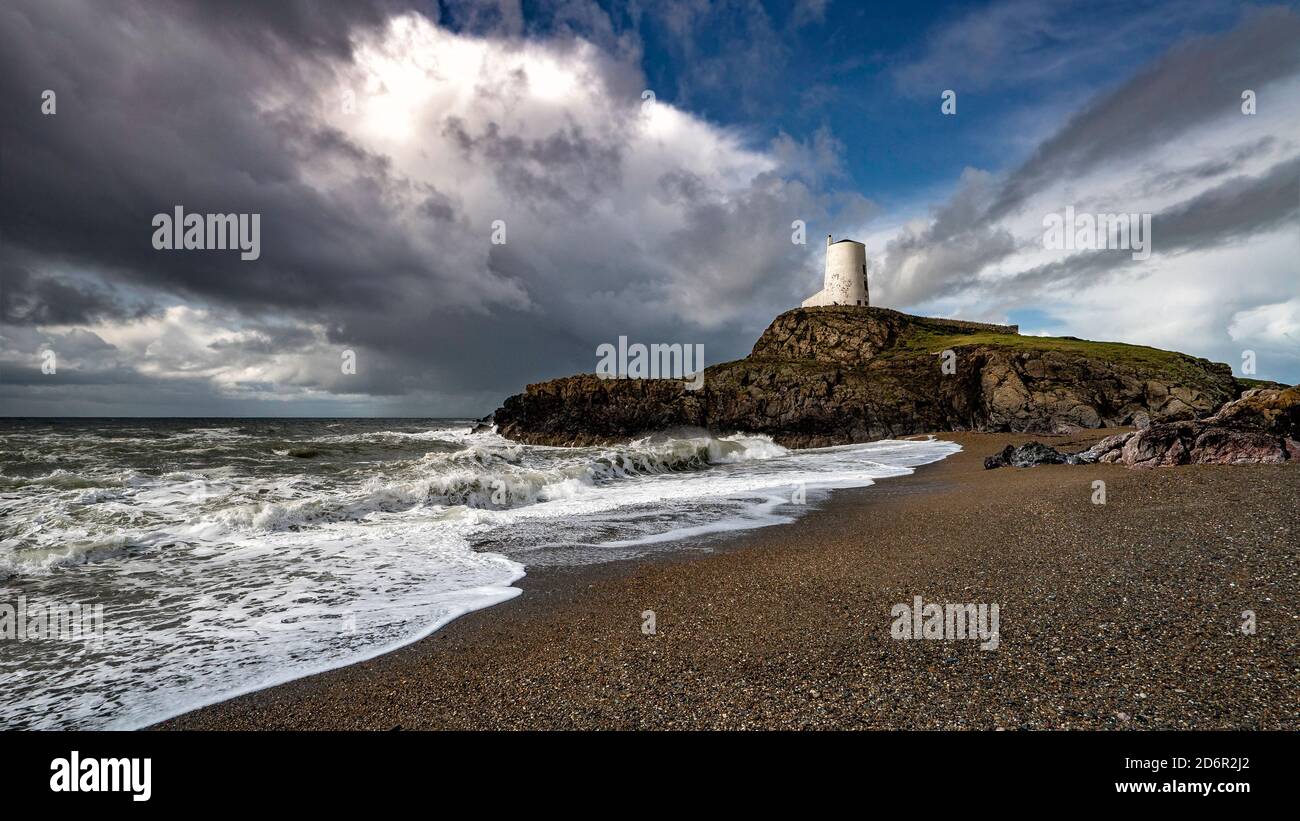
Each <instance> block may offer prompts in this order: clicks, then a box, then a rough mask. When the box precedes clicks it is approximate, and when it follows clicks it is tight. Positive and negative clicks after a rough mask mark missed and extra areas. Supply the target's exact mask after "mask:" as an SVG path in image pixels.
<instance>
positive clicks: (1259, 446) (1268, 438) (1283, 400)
mask: <svg viewBox="0 0 1300 821" xmlns="http://www.w3.org/2000/svg"><path fill="white" fill-rule="evenodd" d="M1080 456H1081V457H1082V458H1083V459H1085V460H1086V461H1097V462H1107V463H1115V464H1121V465H1127V466H1128V467H1137V468H1147V467H1168V466H1171V465H1242V464H1282V463H1284V462H1296V461H1300V386H1296V387H1290V388H1283V389H1271V388H1260V389H1254V390H1249V391H1246V392H1245V393H1244V394H1242V395H1241V398H1239V399H1236V400H1233V401H1231V402H1228V403H1226V404H1225V405H1224V406H1223V407H1221V408H1220V409H1219V410H1218V411H1217V412H1216V413H1214V414H1213V415H1211V416H1208V417H1206V418H1204V419H1198V420H1184V421H1177V422H1164V423H1156V424H1152V425H1150V426H1148V427H1146V428H1144V429H1142V430H1139V431H1134V432H1132V433H1125V434H1120V435H1118V436H1109V437H1107V438H1105V439H1103V440H1101V441H1100V442H1098V443H1097V444H1095V445H1093V446H1092V447H1091V448H1089V449H1088V450H1086V451H1084V452H1083V453H1081V454H1080Z"/></svg>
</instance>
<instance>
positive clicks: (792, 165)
mask: <svg viewBox="0 0 1300 821" xmlns="http://www.w3.org/2000/svg"><path fill="white" fill-rule="evenodd" d="M108 30H112V31H114V32H115V36H114V37H111V38H108V37H105V36H104V32H105V31H108ZM1297 43H1300V14H1298V13H1297V10H1296V7H1295V4H1293V3H1282V4H1273V3H1262V4H1249V5H1246V4H1240V3H1229V2H1220V1H1219V0H1186V2H1136V3H1117V2H1055V3H1040V2H1036V0H995V1H994V2H987V3H970V4H967V3H916V2H905V3H862V4H859V3H848V2H821V1H820V0H798V2H794V3H789V4H782V3H775V2H771V3H762V2H759V0H725V2H717V3H709V2H704V0H656V2H641V0H637V2H602V3H597V2H593V1H592V0H545V1H544V2H520V1H519V0H492V2H489V1H488V0H473V1H472V2H471V1H470V0H442V2H439V3H432V2H427V0H357V2H350V3H341V4H337V5H335V4H320V3H311V2H306V0H285V2H281V3H275V4H258V3H250V4H242V5H236V6H233V7H227V8H225V9H223V10H222V11H221V12H220V13H217V12H216V11H214V7H213V6H211V5H209V4H205V3H202V2H197V0H195V1H193V2H191V0H177V2H175V3H173V4H170V5H168V6H166V7H164V8H162V9H157V8H153V7H150V6H147V5H146V4H131V3H127V4H124V5H122V6H121V7H117V8H111V9H110V8H108V7H107V6H105V5H104V4H98V3H94V2H91V0H67V2H66V3H64V4H49V3H44V2H40V1H39V0H17V2H13V3H8V4H5V5H4V6H3V7H2V8H0V105H3V106H4V110H3V111H0V115H2V116H0V141H2V142H3V144H4V145H5V146H6V153H7V156H8V157H9V158H10V159H12V160H13V162H8V163H7V164H6V172H7V174H8V178H7V180H6V182H7V184H6V185H5V186H3V187H0V210H3V211H4V213H6V214H8V215H10V219H8V220H7V221H6V223H5V224H4V225H0V277H2V278H3V285H4V288H3V290H2V291H0V295H2V297H3V298H2V299H0V308H3V315H2V316H0V342H2V343H3V344H2V345H0V401H2V402H3V406H4V410H5V412H7V413H11V414H32V415H41V414H76V415H134V414H145V415H192V414H196V413H197V414H218V415H250V416H259V415H272V416H274V415H284V414H290V415H292V414H306V415H376V416H382V415H410V416H427V415H435V416H471V415H482V414H485V413H487V412H489V411H491V410H492V409H493V408H495V407H497V406H498V405H499V403H500V402H501V400H502V399H503V398H504V397H506V396H508V395H510V394H512V393H515V392H517V391H518V390H519V389H520V388H521V387H522V386H523V385H525V384H527V383H529V382H536V381H539V380H542V379H546V378H551V377H556V376H562V375H566V374H570V373H575V372H592V371H593V370H594V368H595V364H596V353H595V352H596V350H597V349H598V348H599V346H601V345H602V344H606V343H611V342H612V341H614V340H617V339H618V338H619V337H620V336H628V337H629V338H630V339H633V340H640V341H644V342H669V343H673V342H679V343H685V344H700V345H704V347H705V357H706V361H707V362H710V363H713V362H720V361H726V360H730V359H735V358H738V357H741V356H744V355H745V354H746V353H748V351H749V348H750V346H751V345H752V344H753V341H754V340H755V339H756V338H757V337H758V335H759V334H760V333H761V332H762V331H763V329H764V328H765V327H766V326H767V325H768V323H769V322H770V321H771V320H772V318H773V317H774V316H776V315H777V314H779V313H781V312H782V311H785V310H788V309H790V308H792V307H795V306H797V305H799V303H800V302H801V300H802V299H804V298H805V297H807V296H810V295H811V294H813V293H814V292H816V291H817V290H818V289H819V288H820V287H821V269H822V262H823V254H824V252H823V251H822V249H821V242H820V237H821V236H823V235H824V234H827V233H833V234H834V235H836V236H837V237H841V238H842V237H851V238H854V239H858V240H860V241H862V242H864V243H865V244H866V246H867V257H868V265H869V278H870V282H871V298H872V302H873V304H876V305H881V306H886V307H891V308H897V309H900V310H904V311H908V312H911V313H921V314H926V315H934V316H949V317H960V318H966V319H972V320H980V321H993V322H1016V323H1018V324H1020V325H1021V330H1022V332H1024V333H1033V334H1054V335H1070V336H1077V337H1081V338H1086V339H1103V340H1115V341H1122V342H1129V343H1134V344H1144V345H1152V346H1155V347H1160V348H1166V349H1172V350H1180V351H1185V352H1187V353H1190V354H1194V355H1196V356H1202V357H1206V358H1209V359H1213V360H1215V361H1219V362H1226V363H1228V364H1230V365H1231V366H1232V367H1233V369H1234V371H1236V372H1237V373H1238V374H1239V375H1254V376H1258V377H1262V378H1268V379H1276V380H1279V381H1285V382H1288V383H1296V382H1300V273H1298V271H1297V267H1298V266H1297V260H1300V194H1298V193H1297V189H1300V129H1297V127H1296V123H1297V122H1300V48H1298V47H1297ZM47 89H48V90H54V91H57V92H58V112H57V114H54V115H46V114H43V113H42V112H41V107H40V95H41V93H42V91H43V90H47ZM945 90H952V91H954V92H955V93H956V113H955V114H953V115H945V114H944V113H943V112H942V111H941V102H942V99H941V96H942V95H943V93H944V91H945ZM647 91H649V92H652V93H653V97H654V99H653V100H652V101H649V102H648V101H646V100H645V98H644V95H645V92H647ZM1245 94H1249V95H1251V105H1252V106H1253V107H1252V108H1251V109H1250V110H1249V111H1247V110H1246V107H1245V106H1244V104H1243V95H1245ZM177 203H183V204H185V205H186V207H187V208H188V209H189V210H198V211H200V212H203V211H210V212H223V213H224V212H232V211H233V212H239V213H257V214H260V215H261V217H262V235H263V240H264V241H263V247H262V249H261V254H260V256H259V258H258V259H257V260H256V261H254V262H241V261H240V260H239V257H238V256H235V257H233V258H232V257H231V256H229V255H224V256H223V255H222V254H220V253H210V252H192V253H181V254H177V253H171V254H168V253H159V252H157V251H155V250H154V249H153V248H151V247H150V244H149V237H150V235H151V233H152V227H151V224H150V220H151V217H152V215H154V214H156V213H158V212H160V211H170V209H171V208H172V207H173V206H174V205H176V204H177ZM1066 209H1071V213H1073V212H1078V213H1085V214H1103V215H1104V214H1117V213H1118V214H1131V215H1133V219H1134V220H1135V221H1139V222H1140V221H1141V219H1143V218H1148V219H1149V220H1150V222H1151V225H1152V235H1151V237H1150V249H1149V250H1150V254H1149V255H1138V254H1136V253H1130V249H1118V250H1117V249H1084V250H1078V249H1074V248H1069V249H1065V248H1057V247H1053V246H1052V245H1051V244H1050V243H1049V242H1048V241H1047V240H1046V239H1045V236H1044V226H1045V225H1046V224H1047V221H1048V220H1050V219H1052V218H1054V217H1056V216H1057V215H1063V214H1065V213H1067V211H1066ZM797 222H802V223H803V224H805V225H806V228H807V231H806V234H807V239H808V241H807V242H806V243H805V244H800V243H798V242H796V241H793V240H794V237H793V233H794V232H792V227H793V226H794V224H796V223H797ZM497 226H501V227H502V228H503V229H504V228H508V240H505V238H504V234H503V236H502V241H501V242H497V241H496V240H494V239H493V237H494V236H495V235H496V227H497ZM44 351H55V352H56V353H57V354H58V356H59V363H60V365H59V373H60V378H59V379H57V380H56V379H50V378H48V376H49V375H47V374H44V373H43V372H42V371H41V370H40V364H41V356H42V354H43V352H44ZM348 352H351V353H352V354H353V355H354V356H355V360H356V362H357V369H356V372H355V373H345V372H341V370H340V366H339V362H340V357H341V356H344V355H346V354H347V353H348ZM1247 354H1251V355H1253V359H1254V361H1255V362H1256V364H1257V368H1256V371H1255V373H1254V374H1246V373H1244V372H1243V371H1242V368H1243V367H1244V363H1246V362H1247V361H1248V360H1249V359H1250V358H1251V357H1248V356H1247Z"/></svg>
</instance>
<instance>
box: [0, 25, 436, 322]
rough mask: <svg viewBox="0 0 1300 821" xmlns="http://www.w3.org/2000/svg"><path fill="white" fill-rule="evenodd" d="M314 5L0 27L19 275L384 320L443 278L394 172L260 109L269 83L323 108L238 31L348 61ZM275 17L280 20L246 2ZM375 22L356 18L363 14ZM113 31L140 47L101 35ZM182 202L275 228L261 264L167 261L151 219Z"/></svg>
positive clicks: (8, 244)
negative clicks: (39, 263)
mask: <svg viewBox="0 0 1300 821" xmlns="http://www.w3.org/2000/svg"><path fill="white" fill-rule="evenodd" d="M306 5H307V4H292V5H286V7H285V8H284V9H281V10H280V11H266V10H263V11H250V12H249V17H248V18H247V19H242V18H237V16H236V15H233V14H232V16H231V17H230V19H229V20H226V21H225V22H223V23H221V24H217V23H213V22H209V21H208V19H207V18H208V16H209V15H210V12H208V11H200V10H196V8H197V7H196V6H191V5H189V4H178V5H177V6H175V7H174V8H176V9H177V10H178V13H177V14H175V15H174V16H171V17H168V16H167V15H165V14H160V13H159V11H158V9H157V8H156V7H153V6H150V5H147V4H146V5H128V6H119V7H113V8H110V7H109V6H107V5H100V4H94V5H92V6H89V7H82V8H74V9H66V13H62V12H65V9H64V7H62V6H56V5H53V4H31V5H29V4H18V5H16V6H7V7H6V8H5V9H4V10H2V11H0V40H2V42H0V106H3V107H4V113H3V116H2V117H0V143H2V144H3V146H4V149H5V156H4V184H3V186H0V209H2V210H3V212H4V213H7V214H10V215H13V218H12V219H9V220H6V223H5V226H4V228H3V229H0V230H3V234H2V235H0V240H3V244H4V250H3V252H2V253H3V254H4V256H5V259H6V261H8V260H10V259H12V258H13V257H14V256H16V255H18V254H19V253H22V254H26V255H37V256H39V255H48V256H52V257H58V258H60V259H63V260H67V261H68V262H70V263H74V264H78V263H79V264H84V265H85V266H87V267H88V268H91V269H95V270H97V271H98V272H99V273H100V274H101V275H102V276H103V277H104V278H105V279H107V280H110V281H112V280H114V279H117V278H119V277H129V279H130V281H131V282H132V283H133V284H135V285H146V286H153V287H155V288H158V289H161V290H165V291H170V292H172V293H177V294H181V295H186V296H192V297H200V298H205V299H209V300H213V301H216V302H220V303H223V304H228V305H239V306H242V307H244V308H246V309H247V310H249V311H271V310H276V309H278V308H282V307H290V308H296V309H310V308H322V307H326V306H329V305H333V304H338V303H340V302H346V303H349V304H356V305H363V306H364V305H369V306H371V307H379V306H382V305H383V304H385V303H386V302H387V301H389V300H391V299H393V296H394V294H393V292H394V290H395V289H394V285H395V284H396V285H397V286H398V287H399V288H400V287H401V286H402V285H406V286H407V287H410V286H411V284H412V283H413V282H428V281H430V280H437V279H438V278H439V276H440V272H439V271H438V270H437V269H436V267H435V266H433V265H432V264H431V263H430V261H429V260H428V259H426V258H424V257H423V256H422V255H421V254H419V253H417V252H416V251H415V250H414V249H413V248H412V247H411V245H410V243H409V241H408V239H407V236H406V235H405V234H404V233H403V232H401V231H399V230H397V229H395V228H394V227H393V226H392V224H391V220H389V219H388V218H389V217H391V215H392V207H391V206H390V204H389V196H390V194H391V193H392V192H391V191H390V190H388V189H387V188H386V187H385V186H386V185H387V184H388V182H389V180H387V178H386V177H385V176H384V175H383V166H382V163H383V161H382V160H381V159H378V158H375V157H373V156H370V155H368V154H366V152H364V151H363V150H362V149H360V148H358V147H356V146H354V145H351V144H349V143H348V142H347V140H346V139H345V138H343V137H342V136H341V135H340V134H338V133H337V132H333V131H330V130H329V129H327V128H320V127H316V126H314V125H312V124H310V123H305V122H302V121H301V120H297V119H294V118H293V117H290V116H286V115H284V114H282V113H277V112H274V111H272V112H265V111H262V110H261V109H260V107H259V100H258V94H259V92H261V91H263V90H264V89H265V87H266V79H267V78H269V77H275V78H277V80H278V81H279V82H281V83H287V84H288V87H289V88H291V89H293V91H294V93H297V94H300V95H302V97H303V98H308V99H309V98H310V97H311V96H312V94H313V92H312V90H311V87H310V86H309V85H308V84H307V83H306V82H305V81H300V80H296V79H295V78H292V77H288V78H286V76H285V74H284V72H283V71H279V70H277V68H276V66H275V64H274V63H273V62H270V61H269V58H267V57H265V56H264V55H263V53H262V52H261V51H260V50H258V48H257V46H258V42H257V40H256V39H255V38H254V39H253V40H251V41H249V42H250V43H251V45H250V44H248V43H245V41H244V40H242V39H241V38H240V37H237V36H234V33H235V32H239V31H253V30H258V31H263V32H264V33H265V32H273V33H274V35H275V36H276V37H280V38H282V39H283V40H284V42H286V43H290V44H294V43H298V44H302V43H306V44H308V45H309V46H312V47H316V46H319V47H320V48H323V49H326V50H327V51H331V52H332V51H337V50H338V48H339V41H338V40H337V37H336V36H334V35H327V33H326V31H325V28H323V26H325V25H326V24H338V25H342V24H343V22H344V21H345V19H350V17H348V18H344V17H341V16H339V13H327V14H325V15H324V17H323V18H322V19H320V20H316V19H314V18H312V17H311V15H309V14H306V12H305V7H306ZM311 5H312V6H313V7H314V5H315V4H311ZM349 5H350V4H349ZM383 5H387V4H383ZM269 6H278V4H250V8H253V7H255V8H257V9H264V8H265V7H269ZM367 8H369V9H370V11H369V12H366V13H364V14H363V13H362V12H363V11H364V10H365V9H367ZM376 13H377V12H376V11H375V10H374V9H373V8H372V7H367V6H362V5H361V4H357V5H356V8H355V9H354V10H353V12H352V13H351V14H352V15H355V16H358V17H361V18H364V19H366V20H370V19H372V18H373V16H374V15H375V14H376ZM236 19H241V20H242V21H241V22H238V23H237V22H235V20H236ZM267 24H269V28H262V27H263V26H264V25H267ZM109 26H116V27H117V28H118V30H120V31H125V32H127V34H126V35H125V36H123V37H112V38H108V37H104V36H102V32H103V31H104V30H105V28H106V27H109ZM267 36H270V35H267ZM241 43H245V45H244V46H242V47H241ZM45 88H50V89H52V90H54V91H55V92H56V93H57V94H58V98H57V100H58V110H57V114H56V115H54V116H42V115H41V114H40V110H39V105H40V93H41V91H42V90H43V89H45ZM308 153H309V154H312V155H314V156H322V155H333V156H335V157H336V158H337V160H338V162H339V163H340V165H341V166H342V167H343V169H344V173H346V174H350V175H352V179H353V182H352V183H351V184H350V186H351V187H350V188H349V189H348V190H345V191H342V192H338V191H331V192H322V191H320V190H318V189H316V188H314V187H312V186H311V185H310V184H308V182H307V181H306V180H304V179H303V177H302V175H301V171H300V168H299V160H300V158H301V156H302V155H303V154H308ZM430 193H432V192H430ZM178 204H179V205H182V206H184V208H185V209H186V211H188V212H199V213H232V212H240V213H258V214H261V219H262V237H263V243H264V251H263V254H262V257H261V259H260V260H258V261H257V262H255V263H241V262H240V261H239V260H238V255H232V254H230V253H225V252H187V253H184V254H176V253H166V252H158V251H155V250H154V249H153V247H152V246H151V243H150V240H151V237H152V231H153V229H152V227H151V220H152V217H153V215H154V214H155V213H170V212H171V210H172V208H173V207H174V206H175V205H178ZM437 216H441V217H443V218H445V216H446V215H445V213H442V214H437ZM359 236H367V237H370V238H372V239H371V240H370V241H368V242H364V243H360V242H358V241H357V238H358V237H359ZM376 268H382V269H384V270H385V271H387V272H389V274H390V275H389V276H388V277H386V278H385V280H384V281H382V282H381V281H379V280H377V279H375V278H367V277H362V276H359V275H358V274H359V273H360V272H363V271H371V270H375V269H376Z"/></svg>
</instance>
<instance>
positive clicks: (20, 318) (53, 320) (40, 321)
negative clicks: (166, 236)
mask: <svg viewBox="0 0 1300 821" xmlns="http://www.w3.org/2000/svg"><path fill="white" fill-rule="evenodd" d="M156 312H157V308H156V306H154V305H153V304H152V303H151V302H149V301H147V300H140V299H136V300H131V299H128V298H126V297H125V296H123V295H122V294H121V293H119V292H118V291H116V290H115V289H113V288H110V287H107V286H104V285H103V284H100V283H96V282H84V281H78V280H77V279H75V278H74V277H71V276H69V275H63V276H61V277H57V278H56V277H53V276H49V275H38V274H34V273H33V272H32V271H31V270H30V269H28V268H26V267H24V266H23V265H20V264H17V263H14V262H8V261H4V260H3V259H0V325H4V324H11V325H74V324H85V323H94V322H99V321H102V320H111V319H116V320H122V319H139V318H142V317H145V316H149V315H151V314H154V313H156Z"/></svg>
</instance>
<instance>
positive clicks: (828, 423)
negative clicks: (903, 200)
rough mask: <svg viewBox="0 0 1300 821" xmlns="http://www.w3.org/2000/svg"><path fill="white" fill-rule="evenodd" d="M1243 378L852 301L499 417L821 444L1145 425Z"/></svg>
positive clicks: (504, 423)
mask: <svg viewBox="0 0 1300 821" xmlns="http://www.w3.org/2000/svg"><path fill="white" fill-rule="evenodd" d="M945 363H950V365H951V367H950V368H948V369H945V368H944V364H945ZM946 371H950V372H946ZM1240 392H1241V391H1240V387H1239V385H1238V384H1237V382H1236V380H1234V379H1233V377H1232V372H1231V369H1229V368H1228V366H1226V365H1220V364H1216V363H1213V362H1209V361H1207V360H1204V359H1197V358H1194V357H1190V356H1186V355H1184V354H1179V353H1173V352H1170V351H1161V350H1156V349H1154V348H1145V347H1141V346H1135V345H1121V344H1117V343H1103V342H1087V341H1084V340H1079V339H1073V338H1069V337H1065V338H1053V337H1029V336H1020V335H1019V334H1017V333H1015V331H1014V329H1013V328H1008V327H1005V326H990V325H980V324H977V323H965V322H954V321H948V320H941V319H930V318H924V317H913V316H908V315H906V314H901V313H899V312H897V311H891V310H888V309H884V308H859V307H848V306H845V307H823V308H801V309H796V310H793V311H788V312H787V313H784V314H782V315H781V316H779V317H777V318H776V319H775V320H774V321H773V322H772V324H771V326H770V327H768V329H767V330H766V331H765V332H764V333H763V335H762V337H760V338H759V340H758V342H757V343H756V344H755V345H754V349H753V352H752V353H751V354H750V355H749V356H748V357H746V358H745V359H741V360H737V361H735V362H727V363H723V364H719V365H714V366H712V367H710V368H708V369H706V371H705V379H704V387H703V388H702V389H701V390H698V391H689V390H686V384H685V383H684V382H678V381H672V380H656V381H650V380H628V379H621V380H601V379H598V378H597V377H595V376H592V375H583V376H571V377H566V378H564V379H556V380H552V381H550V382H543V383H540V384H536V385H529V386H528V387H527V389H526V390H525V391H524V392H523V393H521V394H518V395H516V396H512V397H510V398H509V399H507V400H506V401H505V404H504V405H503V406H502V407H501V408H500V409H498V410H497V411H496V413H495V414H494V418H495V422H496V423H497V425H498V429H499V430H500V431H501V433H502V434H504V435H506V436H508V437H510V438H512V439H517V440H520V441H525V442H531V443H535V444H562V445H567V444H594V443H602V442H611V441H617V440H622V439H626V438H629V437H633V436H637V435H640V434H645V433H649V432H652V431H656V430H663V429H666V428H673V427H681V426H691V427H700V428H706V429H709V430H711V431H713V432H715V433H730V432H735V431H745V432H750V433H766V434H769V435H771V436H772V438H773V439H775V440H776V441H777V442H780V443H781V444H784V445H786V446H789V447H818V446H824V445H833V444H845V443H849V442H861V441H870V440H873V439H881V438H886V437H897V436H904V435H908V434H915V433H928V432H935V431H946V430H991V431H1025V432H1044V433H1050V432H1059V431H1068V430H1074V429H1078V428H1098V427H1109V426H1117V425H1138V426H1145V425H1147V424H1149V423H1150V422H1163V421H1175V420H1182V419H1195V418H1197V417H1200V416H1204V415H1206V414H1208V413H1210V412H1212V411H1214V410H1215V409H1216V408H1218V407H1219V406H1220V405H1222V404H1223V403H1224V402H1226V401H1228V400H1230V399H1233V398H1235V397H1236V396H1237V395H1238V394H1239V393H1240Z"/></svg>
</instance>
